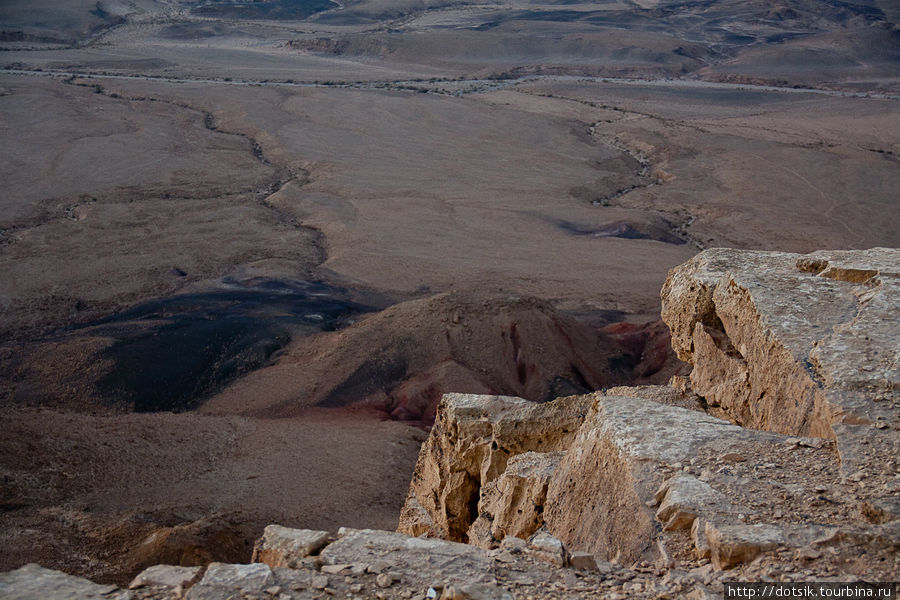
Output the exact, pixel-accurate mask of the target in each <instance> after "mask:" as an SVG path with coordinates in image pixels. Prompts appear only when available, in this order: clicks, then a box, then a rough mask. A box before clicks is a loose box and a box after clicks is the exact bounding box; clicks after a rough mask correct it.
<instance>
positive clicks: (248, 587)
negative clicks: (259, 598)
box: [188, 563, 275, 598]
mask: <svg viewBox="0 0 900 600" xmlns="http://www.w3.org/2000/svg"><path fill="white" fill-rule="evenodd" d="M274 584H275V576H274V574H273V573H272V570H271V569H270V568H269V566H268V565H265V564H262V563H253V564H249V565H230V564H225V563H212V564H211V565H209V566H208V567H207V568H206V573H204V575H203V579H201V580H200V582H199V583H198V584H197V585H195V586H194V587H192V588H191V589H190V592H189V593H188V598H195V597H203V596H204V595H205V594H206V593H208V592H210V591H215V590H240V591H242V592H250V593H254V592H256V593H258V592H262V591H263V590H265V589H266V588H268V587H271V586H272V585H274Z"/></svg>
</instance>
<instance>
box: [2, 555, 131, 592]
mask: <svg viewBox="0 0 900 600" xmlns="http://www.w3.org/2000/svg"><path fill="white" fill-rule="evenodd" d="M0 598H4V600H34V599H35V598H40V599H41V600H92V599H97V600H101V599H103V600H126V599H129V598H131V594H130V593H129V592H126V591H123V590H119V589H118V588H117V587H116V586H114V585H101V584H96V583H93V582H91V581H88V580H87V579H83V578H81V577H73V576H71V575H66V574H65V573H60V572H59V571H53V570H51V569H45V568H43V567H41V566H39V565H36V564H29V565H25V566H24V567H20V568H18V569H16V570H15V571H10V572H8V573H0Z"/></svg>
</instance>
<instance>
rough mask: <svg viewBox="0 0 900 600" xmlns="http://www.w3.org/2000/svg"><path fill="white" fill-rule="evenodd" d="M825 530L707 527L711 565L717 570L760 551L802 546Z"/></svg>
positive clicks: (747, 558)
mask: <svg viewBox="0 0 900 600" xmlns="http://www.w3.org/2000/svg"><path fill="white" fill-rule="evenodd" d="M825 531H826V530H825V529H823V528H821V527H818V528H817V527H790V528H782V527H777V526H774V525H767V524H757V525H716V524H713V523H707V524H706V539H707V540H708V543H709V549H710V554H711V558H712V563H713V564H714V565H715V566H716V568H719V569H728V568H730V567H733V566H734V565H737V564H740V563H745V562H750V561H751V560H753V559H754V558H756V557H757V556H759V555H760V554H762V553H763V552H766V551H769V550H773V549H775V548H779V547H781V546H791V547H802V546H805V545H806V544H809V543H810V542H812V541H813V540H815V539H817V538H821V536H822V535H823V534H824V532H825Z"/></svg>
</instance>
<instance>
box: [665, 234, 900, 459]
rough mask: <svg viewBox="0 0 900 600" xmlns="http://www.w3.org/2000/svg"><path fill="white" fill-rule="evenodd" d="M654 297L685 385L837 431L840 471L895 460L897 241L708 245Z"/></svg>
mask: <svg viewBox="0 0 900 600" xmlns="http://www.w3.org/2000/svg"><path fill="white" fill-rule="evenodd" d="M662 301H663V310H662V315H663V319H664V320H665V321H666V323H668V325H669V327H670V328H671V330H672V345H673V347H674V348H675V350H676V352H677V353H678V355H679V357H680V358H681V359H683V360H686V361H688V362H690V363H691V364H692V365H693V367H694V368H693V371H692V373H691V385H692V387H693V389H694V391H696V392H697V393H698V394H700V395H701V396H703V397H704V398H706V400H707V401H708V402H709V403H710V404H712V405H719V406H721V407H722V408H723V409H724V410H725V411H726V412H727V413H728V414H729V415H730V418H731V419H733V420H734V421H736V422H739V423H741V424H743V425H745V426H748V427H754V428H759V429H767V430H771V431H778V432H782V433H787V434H790V435H804V436H816V437H824V438H836V439H837V443H838V449H839V451H840V455H841V462H842V469H843V472H844V473H845V474H846V475H849V474H851V473H855V472H857V471H859V470H861V469H866V470H870V471H874V472H878V473H884V474H885V475H890V476H893V474H894V473H896V472H897V469H898V468H900V434H898V432H897V430H896V428H895V427H893V426H888V425H887V424H890V423H894V424H895V423H897V422H898V420H900V405H898V403H897V390H898V389H900V345H898V344H897V340H898V339H900V320H898V319H897V318H896V315H897V313H898V307H900V250H895V249H885V248H875V249H871V250H853V251H834V252H816V253H813V254H809V255H797V254H788V253H781V252H749V251H739V250H728V249H713V250H707V251H704V252H702V253H700V254H698V255H697V256H696V257H694V258H693V259H692V260H690V261H689V262H687V263H685V264H684V265H681V266H680V267H677V268H675V269H673V270H672V271H671V272H670V273H669V277H668V279H667V280H666V283H665V285H664V287H663V290H662ZM879 424H884V426H881V425H879Z"/></svg>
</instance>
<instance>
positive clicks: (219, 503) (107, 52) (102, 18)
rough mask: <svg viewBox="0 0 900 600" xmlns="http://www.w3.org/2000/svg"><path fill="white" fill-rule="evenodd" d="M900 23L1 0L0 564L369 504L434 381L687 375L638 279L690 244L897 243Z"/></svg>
mask: <svg viewBox="0 0 900 600" xmlns="http://www.w3.org/2000/svg"><path fill="white" fill-rule="evenodd" d="M898 23H900V11H898V9H897V7H896V3H894V2H891V1H889V0H854V1H850V0H847V1H841V0H834V1H831V2H828V3H818V2H811V1H808V0H784V1H783V2H769V1H762V0H758V1H757V0H754V1H751V2H738V1H737V0H720V1H716V0H702V1H700V2H693V3H678V2H668V1H665V0H662V1H656V0H637V1H635V2H631V1H618V0H616V1H610V2H599V3H587V2H584V3H580V2H577V1H574V2H540V1H537V0H535V1H533V2H531V1H527V0H513V1H512V2H504V3H499V2H493V1H488V2H483V3H470V2H462V1H457V0H427V1H419V0H360V1H346V2H337V1H334V2H333V1H331V0H267V1H262V2H238V1H235V2H212V1H190V0H166V1H163V0H133V1H125V0H101V1H99V2H96V1H90V2H88V1H87V0H66V1H65V2H58V1H54V2H51V1H49V0H41V1H36V2H29V3H19V2H10V1H2V2H0V180H2V182H3V185H4V194H3V195H2V197H0V307H2V309H0V403H2V409H0V421H2V431H3V435H0V548H2V549H0V570H8V569H11V568H15V567H18V566H20V565H23V564H25V563H28V562H40V563H41V564H42V565H45V566H49V567H56V568H61V569H63V570H66V571H67V572H70V573H74V574H80V575H86V576H90V577H92V578H95V579H97V580H100V581H115V582H119V583H122V582H126V583H127V581H128V580H129V579H130V578H131V577H132V576H133V575H134V574H135V573H136V572H137V571H139V570H140V569H141V568H143V567H144V566H147V565H150V564H155V563H160V562H166V561H169V562H182V563H185V564H188V563H201V562H204V561H207V562H208V561H209V560H212V559H223V560H225V559H228V560H234V561H241V562H246V561H247V560H249V551H250V550H249V545H250V544H251V543H252V541H253V540H254V539H256V538H258V537H259V535H260V533H261V531H262V528H263V527H264V526H265V525H267V524H269V523H273V522H278V523H280V524H282V525H286V526H292V527H310V528H326V529H334V528H336V527H337V526H353V527H376V528H383V529H392V528H394V527H396V525H397V519H398V515H399V511H400V508H401V506H402V505H403V502H404V498H405V497H406V492H407V487H408V484H409V481H410V476H411V475H412V472H413V468H414V464H415V461H416V456H417V453H418V450H419V446H420V445H421V443H422V441H423V440H424V439H425V435H426V433H425V430H427V429H428V427H429V426H430V425H431V423H432V422H433V420H434V417H435V407H436V405H437V402H438V400H439V399H440V398H441V396H442V394H444V393H446V392H461V393H485V394H511V395H518V396H521V397H524V398H526V399H528V400H532V401H545V400H549V399H552V398H555V397H558V396H567V395H570V394H579V393H587V392H591V391H594V390H600V389H604V388H608V387H611V386H616V385H623V384H648V383H663V382H666V381H667V380H668V379H669V378H670V377H671V376H672V375H674V374H684V373H686V372H687V370H689V367H688V366H687V365H685V364H683V363H680V362H679V361H678V360H677V358H676V357H675V355H674V353H673V352H672V351H671V350H670V344H669V333H668V329H667V328H666V326H665V325H664V324H662V323H661V322H660V321H659V319H660V317H659V311H660V300H659V290H660V287H661V286H662V284H663V282H664V281H665V279H666V274H667V272H668V270H669V269H670V268H672V267H674V266H676V265H678V264H681V263H683V262H685V261H686V260H688V259H690V258H691V257H692V256H694V255H695V254H697V253H698V252H699V251H700V250H702V249H705V248H711V247H735V248H746V249H765V250H782V251H788V252H801V253H802V252H811V251H814V250H817V249H821V248H828V249H864V248H871V247H876V246H885V247H897V246H900V227H898V223H900V204H898V194H897V190H900V28H898ZM153 533H156V534H157V535H156V536H155V537H153V538H152V539H153V540H156V543H154V544H149V545H144V546H140V542H141V541H142V540H146V539H150V538H149V537H148V536H151V535H152V534H153ZM160 540H161V541H160ZM137 547H140V548H141V550H140V552H137V551H134V548H137Z"/></svg>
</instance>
